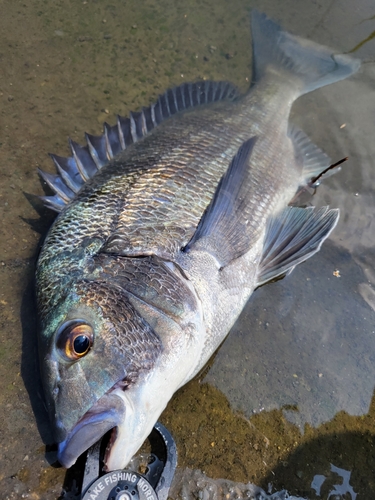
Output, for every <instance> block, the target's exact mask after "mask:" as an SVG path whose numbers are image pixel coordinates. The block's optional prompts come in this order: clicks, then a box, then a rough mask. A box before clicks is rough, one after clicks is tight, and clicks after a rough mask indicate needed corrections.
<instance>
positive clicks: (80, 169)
mask: <svg viewBox="0 0 375 500" xmlns="http://www.w3.org/2000/svg"><path fill="white" fill-rule="evenodd" d="M238 96H239V92H238V90H237V88H236V87H235V86H234V85H233V84H231V83H229V82H212V81H200V82H195V83H183V84H182V85H180V86H178V87H174V88H173V89H169V90H167V91H166V92H165V93H164V94H162V95H160V96H159V98H158V100H157V101H156V102H155V103H154V104H151V106H149V107H148V108H143V109H142V111H139V112H133V113H130V116H129V117H128V118H127V117H122V116H118V117H117V123H116V125H113V126H111V125H108V123H104V132H103V134H102V135H100V136H94V135H90V134H86V142H87V145H86V146H80V145H79V144H77V143H75V142H74V141H72V140H70V141H69V143H70V148H71V151H72V156H70V157H68V158H62V157H59V156H55V155H51V157H52V159H53V161H54V163H55V166H56V169H57V175H52V174H48V173H46V172H43V171H42V170H39V173H40V175H41V177H42V178H43V180H44V181H45V182H46V183H47V184H48V186H49V187H50V188H51V189H52V191H54V192H55V195H54V196H41V197H40V198H41V199H42V201H43V203H44V204H45V205H46V206H47V207H48V208H51V209H52V210H55V211H56V212H60V211H61V210H62V209H63V208H64V206H65V205H66V204H67V203H69V202H70V201H71V200H73V199H74V197H75V195H76V194H77V193H78V191H79V190H80V189H81V187H82V186H83V185H84V183H85V182H87V181H88V180H89V179H91V178H92V177H93V176H94V175H95V174H96V172H98V171H99V170H100V169H102V168H103V167H104V166H105V165H106V164H107V163H108V162H109V161H110V160H111V159H112V158H113V157H114V156H116V155H117V154H118V153H119V152H120V151H123V150H124V149H126V148H127V147H128V146H130V145H131V144H133V143H135V142H137V141H139V140H140V139H142V138H143V137H144V136H145V135H147V134H148V133H149V132H151V130H152V129H154V128H155V127H156V126H157V125H159V123H161V122H162V121H164V120H165V119H167V118H169V117H170V116H172V115H174V114H176V113H178V112H180V111H185V110H187V109H191V108H193V107H195V106H199V105H202V104H208V103H212V102H216V101H221V100H224V99H225V100H234V99H236V98H237V97H238Z"/></svg>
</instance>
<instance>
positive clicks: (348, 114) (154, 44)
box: [0, 0, 375, 500]
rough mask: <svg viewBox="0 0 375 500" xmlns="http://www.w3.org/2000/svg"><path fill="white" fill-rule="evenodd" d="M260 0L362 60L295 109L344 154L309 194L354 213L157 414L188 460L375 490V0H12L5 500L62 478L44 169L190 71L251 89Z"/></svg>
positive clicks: (1, 331) (224, 473)
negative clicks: (49, 386) (44, 348)
mask: <svg viewBox="0 0 375 500" xmlns="http://www.w3.org/2000/svg"><path fill="white" fill-rule="evenodd" d="M253 7H257V8H258V9H259V10H261V11H264V12H266V13H267V14H268V15H269V16H270V17H272V18H275V19H277V20H278V21H279V22H280V23H281V24H282V26H283V27H284V28H285V29H288V30H290V31H292V32H294V33H296V34H298V35H301V36H304V37H308V38H311V39H313V40H315V41H317V42H319V43H322V44H326V45H329V46H332V47H334V48H335V49H337V51H338V52H351V51H354V54H355V56H356V57H359V58H361V59H362V60H363V61H364V64H363V66H362V69H361V71H360V73H358V74H357V75H355V76H354V77H352V78H351V79H350V80H349V81H343V82H340V83H337V84H335V85H333V86H331V87H327V88H324V89H320V90H318V91H316V92H314V93H312V94H308V95H306V96H304V97H303V98H301V99H300V100H299V101H298V102H297V103H296V105H295V107H294V108H293V121H294V122H295V123H297V124H298V125H299V126H300V127H301V128H303V129H304V130H305V131H306V133H308V134H309V136H310V137H311V139H312V140H313V141H314V142H315V143H316V144H318V145H319V146H320V147H322V148H323V149H324V150H325V151H326V152H327V153H328V154H329V155H330V156H331V157H332V159H333V160H334V161H336V160H338V159H340V158H342V157H344V156H349V161H348V162H347V164H345V166H344V168H343V170H342V172H341V173H340V174H338V175H335V176H333V177H331V178H330V179H328V180H327V181H325V182H324V185H322V186H320V188H319V190H318V192H317V194H316V196H315V199H314V204H316V205H322V204H329V205H331V206H333V207H339V208H340V210H341V219H340V222H339V225H338V227H337V228H336V230H335V231H334V233H333V235H332V236H331V238H330V241H328V242H326V244H325V245H324V246H323V249H322V251H321V252H320V253H319V254H318V255H316V256H315V257H314V258H313V259H311V260H309V261H308V262H306V263H305V264H303V265H301V266H299V267H298V268H297V269H296V270H295V271H294V272H293V273H292V274H291V275H290V276H289V277H287V278H286V279H284V280H283V281H280V282H278V283H274V284H271V285H268V286H265V287H262V288H261V289H259V290H257V291H256V292H255V293H254V295H253V297H252V298H251V300H250V302H249V303H248V305H247V307H246V309H245V311H244V313H243V315H242V316H241V318H240V319H239V321H238V322H237V324H236V325H235V327H234V329H233V331H232V332H231V334H230V335H229V336H228V338H227V340H226V341H225V342H224V344H223V346H222V347H221V349H220V350H219V351H218V353H217V354H216V356H214V357H213V359H212V360H211V361H210V363H209V366H208V368H207V369H206V370H205V371H204V372H203V373H202V374H201V375H200V376H199V377H197V378H196V379H195V380H193V381H192V382H191V383H190V384H188V385H187V386H185V387H184V388H183V389H182V390H180V391H179V392H178V394H176V396H175V397H174V399H173V401H172V402H171V403H170V405H169V406H168V408H167V410H166V411H165V413H164V414H163V416H162V421H163V422H164V423H165V424H166V425H167V427H168V428H169V429H170V431H171V432H172V434H173V435H174V437H175V439H176V442H177V446H178V452H179V464H180V466H181V468H185V467H189V468H190V469H202V470H203V471H204V472H205V473H206V474H207V475H208V476H209V477H212V478H225V479H229V480H233V481H236V482H238V481H241V482H243V483H246V482H248V481H251V482H253V483H255V484H258V485H260V486H262V487H263V488H265V489H266V490H268V486H269V484H271V485H272V487H273V488H274V489H276V490H279V489H281V488H286V489H287V490H288V491H290V492H291V493H292V494H294V495H300V496H304V497H306V498H309V499H312V500H315V499H318V498H319V499H323V500H325V499H328V498H331V499H332V498H334V496H333V495H336V497H337V498H345V499H351V500H354V498H355V494H357V496H356V498H357V500H360V499H362V498H363V499H365V498H366V499H368V498H372V497H373V496H374V494H375V484H374V483H375V481H374V478H373V471H374V468H375V451H374V436H375V425H374V418H375V399H374V396H373V391H374V380H375V363H374V360H375V322H374V319H375V292H374V286H375V271H374V263H375V251H374V250H373V244H374V221H375V218H374V217H373V215H374V210H375V198H374V191H375V175H374V160H373V158H375V141H374V137H375V134H374V132H375V86H374V83H373V82H374V77H375V65H374V54H375V39H374V33H375V7H374V5H373V2H370V1H368V0H357V1H356V2H355V3H353V2H352V1H349V0H346V1H345V0H342V1H340V2H337V1H330V2H327V1H323V0H317V1H312V0H311V1H307V0H306V1H305V0H300V1H299V2H296V1H295V0H294V1H292V0H289V1H284V2H278V1H276V0H262V1H260V0H259V1H245V0H232V1H231V2H227V1H225V0H215V1H214V0H207V1H198V0H196V1H189V2H173V1H172V0H159V1H158V2H155V1H151V0H143V1H141V2H140V1H135V0H129V1H127V2H126V3H124V2H121V1H120V0H113V1H111V2H110V1H104V0H103V1H94V0H91V1H90V0H88V1H79V2H78V1H73V0H71V1H69V0H60V1H59V0H55V1H52V0H50V1H48V0H45V1H42V0H29V1H28V2H26V1H18V0H3V1H1V2H0V9H1V10H0V12H1V16H0V62H1V64H0V99H1V119H0V175H1V177H0V213H1V215H2V225H1V229H0V231H1V248H0V252H1V253H0V284H1V287H0V325H1V328H0V361H1V363H0V465H1V467H0V497H1V498H4V499H6V498H32V499H39V498H41V499H52V498H57V497H58V496H59V494H60V493H61V490H62V485H63V483H64V478H65V471H64V470H63V469H58V468H55V467H52V466H51V465H50V463H53V462H54V460H55V457H54V452H53V448H52V449H51V451H48V453H47V456H45V443H47V444H51V443H52V438H51V436H50V433H49V426H48V421H47V418H46V414H45V412H44V408H43V403H42V399H41V389H40V381H39V376H38V369H37V361H36V319H35V308H34V302H33V284H32V280H33V273H34V264H35V259H36V256H37V251H38V242H39V240H40V238H41V237H42V236H43V235H45V233H46V231H47V229H48V227H49V225H50V224H51V221H52V220H53V217H52V215H51V214H50V213H49V212H48V211H47V210H44V209H42V208H41V207H40V205H38V204H37V203H36V200H35V199H33V198H31V197H30V196H25V193H35V194H42V193H43V190H42V187H41V185H40V183H39V180H38V177H37V173H36V169H37V167H38V166H39V167H41V168H42V169H46V170H49V171H52V162H51V161H50V160H49V158H48V156H47V152H49V151H53V152H55V153H57V154H60V155H67V154H68V150H67V137H68V136H71V137H72V138H73V139H74V140H76V141H80V142H82V139H83V132H84V131H88V132H90V133H94V134H98V133H99V132H100V130H101V123H102V122H103V121H105V120H106V121H108V122H110V123H111V124H112V123H114V120H115V115H116V114H117V113H120V114H123V115H124V114H125V115H126V114H128V112H129V111H131V110H136V109H139V108H140V107H141V106H145V105H147V104H149V103H150V102H152V101H153V100H155V97H156V96H157V95H158V94H159V93H161V92H162V91H163V90H165V89H166V88H168V87H170V86H173V85H176V84H179V83H181V82H182V81H193V80H197V79H199V78H209V79H221V80H222V79H227V80H231V81H233V82H234V83H236V84H237V85H239V86H240V87H241V88H242V89H246V87H247V85H248V81H249V78H250V68H251V50H250V47H251V44H250V34H249V21H248V12H249V11H250V10H251V8H253ZM336 271H338V272H336ZM47 449H48V450H49V448H47ZM331 464H332V465H331ZM343 471H344V472H343ZM345 471H347V472H346V473H345ZM348 474H350V477H349V476H348ZM343 476H344V477H345V478H346V479H344V478H343ZM338 485H341V487H340V488H339V487H338ZM345 485H349V486H350V488H351V489H350V488H349V486H345ZM345 488H346V489H347V491H346V492H345V491H344V490H345ZM338 495H341V497H340V496H338Z"/></svg>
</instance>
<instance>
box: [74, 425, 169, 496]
mask: <svg viewBox="0 0 375 500" xmlns="http://www.w3.org/2000/svg"><path fill="white" fill-rule="evenodd" d="M149 441H150V444H151V454H150V459H149V461H148V463H147V466H146V470H145V472H142V473H141V472H138V471H134V470H131V469H120V470H115V471H111V472H108V473H106V474H101V473H100V448H101V440H100V441H98V442H97V443H95V444H94V445H93V446H92V447H91V448H90V449H89V450H88V452H87V459H86V464H85V472H84V476H83V484H82V496H81V500H167V498H168V491H169V488H170V486H171V483H172V479H173V476H174V473H175V470H176V466H177V449H176V444H175V442H174V439H173V438H172V436H171V434H170V433H169V431H168V430H167V429H166V428H165V427H164V426H163V425H162V424H160V423H159V422H157V423H156V424H155V426H154V429H153V431H152V433H151V434H150V436H149Z"/></svg>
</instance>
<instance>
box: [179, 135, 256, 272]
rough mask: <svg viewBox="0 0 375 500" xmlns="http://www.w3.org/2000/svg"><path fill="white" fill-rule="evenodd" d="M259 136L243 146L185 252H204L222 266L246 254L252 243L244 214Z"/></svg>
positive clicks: (223, 178)
mask: <svg viewBox="0 0 375 500" xmlns="http://www.w3.org/2000/svg"><path fill="white" fill-rule="evenodd" d="M255 142H256V137H252V138H251V139H249V140H247V141H246V142H244V143H243V144H242V146H241V147H240V148H239V150H238V152H237V154H236V155H235V156H234V158H233V160H232V161H231V163H230V165H229V167H228V170H227V171H226V173H225V174H224V175H223V177H222V178H221V180H220V182H219V184H218V186H217V188H216V192H215V195H214V197H213V199H212V201H211V203H210V204H209V206H208V207H207V209H206V211H205V213H204V214H203V217H202V219H201V221H200V223H199V225H198V227H197V230H196V231H195V233H194V235H193V237H192V239H191V240H190V242H189V243H188V245H187V246H186V247H185V249H184V251H185V252H189V251H190V250H191V249H193V248H194V249H201V250H205V251H207V252H209V253H210V254H211V255H213V256H214V257H215V259H216V260H217V262H218V265H219V267H224V266H226V265H227V264H228V263H229V262H230V261H232V260H234V259H236V258H238V257H240V256H241V255H243V254H244V253H246V252H247V251H248V250H249V248H250V244H251V239H250V234H249V231H248V230H246V227H245V221H244V220H243V217H242V213H243V207H244V205H245V204H246V200H247V197H248V183H249V176H250V169H249V159H250V155H251V152H252V150H253V147H254V144H255Z"/></svg>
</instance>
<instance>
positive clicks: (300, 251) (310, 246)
mask: <svg viewBox="0 0 375 500" xmlns="http://www.w3.org/2000/svg"><path fill="white" fill-rule="evenodd" d="M338 218H339V210H338V209H331V210H329V209H328V207H323V208H320V209H318V210H315V209H314V208H296V207H287V208H286V209H284V210H283V211H282V212H281V213H280V214H279V215H277V216H276V217H273V218H272V219H271V220H270V221H269V224H268V227H267V232H266V237H265V242H264V251H263V256H262V260H261V262H260V266H259V275H258V286H260V285H264V284H265V283H267V282H268V281H272V280H274V279H277V278H279V277H281V276H283V275H285V274H287V273H289V272H291V271H292V270H293V269H294V268H295V266H297V265H298V264H300V263H301V262H303V261H305V260H306V259H308V258H309V257H311V256H312V255H314V254H315V253H316V252H318V251H319V249H320V247H321V245H322V243H323V241H324V240H325V239H326V238H328V236H329V234H330V233H331V231H332V230H333V228H334V227H335V226H336V224H337V221H338Z"/></svg>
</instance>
